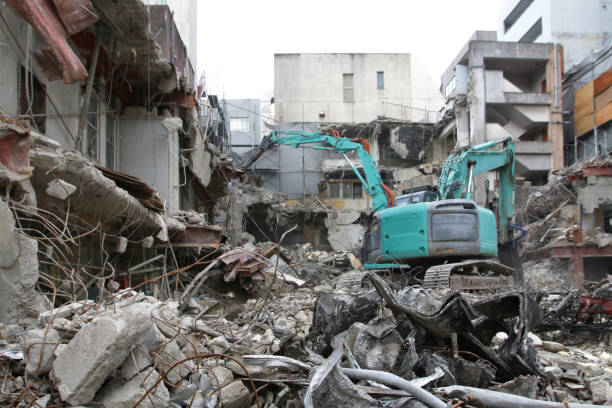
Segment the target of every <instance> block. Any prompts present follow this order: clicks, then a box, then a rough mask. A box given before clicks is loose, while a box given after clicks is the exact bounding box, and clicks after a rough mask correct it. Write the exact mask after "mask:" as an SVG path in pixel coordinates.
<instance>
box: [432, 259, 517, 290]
mask: <svg viewBox="0 0 612 408" xmlns="http://www.w3.org/2000/svg"><path fill="white" fill-rule="evenodd" d="M491 273H492V274H493V276H491ZM515 273H516V270H515V269H514V268H510V267H508V266H505V265H502V264H500V263H497V262H492V261H485V260H473V261H464V262H457V263H448V264H443V265H436V266H432V267H430V268H429V269H427V271H426V272H425V279H424V281H423V286H424V287H425V288H427V289H433V288H452V289H457V290H471V289H474V290H482V289H497V288H503V287H508V286H512V285H514V284H515V279H514V275H515Z"/></svg>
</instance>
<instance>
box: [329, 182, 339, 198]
mask: <svg viewBox="0 0 612 408" xmlns="http://www.w3.org/2000/svg"><path fill="white" fill-rule="evenodd" d="M328 184H329V196H330V197H331V198H340V183H328Z"/></svg>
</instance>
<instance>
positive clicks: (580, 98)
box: [574, 81, 595, 122]
mask: <svg viewBox="0 0 612 408" xmlns="http://www.w3.org/2000/svg"><path fill="white" fill-rule="evenodd" d="M594 111H595V109H594V106H593V81H591V82H589V83H588V84H586V85H585V86H583V87H582V88H580V89H579V90H577V91H576V92H575V93H574V121H576V122H577V121H579V120H580V119H582V118H584V117H585V116H587V115H590V114H592V113H593V112H594Z"/></svg>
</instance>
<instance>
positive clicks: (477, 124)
mask: <svg viewBox="0 0 612 408" xmlns="http://www.w3.org/2000/svg"><path fill="white" fill-rule="evenodd" d="M485 95H486V81H485V69H484V67H483V66H482V65H479V66H474V67H471V68H470V89H469V90H468V107H469V110H470V116H469V120H470V121H469V128H470V144H472V145H476V144H480V143H484V142H485V141H486V126H487V123H486V122H487V118H486V96H485ZM473 198H474V201H476V203H478V204H480V205H483V204H484V202H485V200H486V192H485V175H484V174H479V175H477V176H474V196H473Z"/></svg>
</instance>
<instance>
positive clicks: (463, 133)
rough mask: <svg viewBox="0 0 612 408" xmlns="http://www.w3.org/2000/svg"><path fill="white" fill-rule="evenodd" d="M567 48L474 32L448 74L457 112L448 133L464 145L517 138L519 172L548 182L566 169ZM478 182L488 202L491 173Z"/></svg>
mask: <svg viewBox="0 0 612 408" xmlns="http://www.w3.org/2000/svg"><path fill="white" fill-rule="evenodd" d="M562 50H563V48H562V47H561V46H558V45H555V44H533V43H511V42H501V41H496V33H495V32H494V31H477V32H476V33H474V35H473V36H472V37H471V38H470V40H469V41H468V43H467V44H466V45H465V46H464V47H463V49H462V50H461V51H460V52H459V54H458V55H457V57H456V58H455V59H454V61H453V62H452V63H451V65H450V66H449V67H448V68H447V70H446V71H445V72H444V74H443V75H442V80H441V89H442V90H443V92H444V94H445V97H446V101H447V108H448V109H449V110H451V111H452V115H453V116H454V119H453V120H452V121H451V124H450V125H449V126H448V128H449V129H445V130H444V131H443V132H442V133H448V132H451V133H452V132H454V133H455V134H456V138H457V145H458V146H467V145H474V144H480V143H484V142H486V141H491V140H499V139H501V138H505V137H512V139H513V140H514V142H515V146H516V153H517V156H516V159H517V164H516V172H517V175H518V176H519V177H522V178H524V179H527V180H530V181H532V182H534V183H535V184H542V183H545V181H546V179H547V176H548V173H549V172H550V171H551V170H555V169H560V168H562V167H563V124H562V111H563V100H562V97H561V80H562V78H561V74H562V72H563V65H562V61H561V60H562V57H561V55H562V53H563V51H562ZM490 176H491V177H492V176H494V175H490ZM477 180H480V181H479V182H476V183H475V191H476V199H477V201H478V202H484V201H485V197H486V190H485V176H480V177H477ZM494 184H495V183H494V182H493V180H489V186H494Z"/></svg>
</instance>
